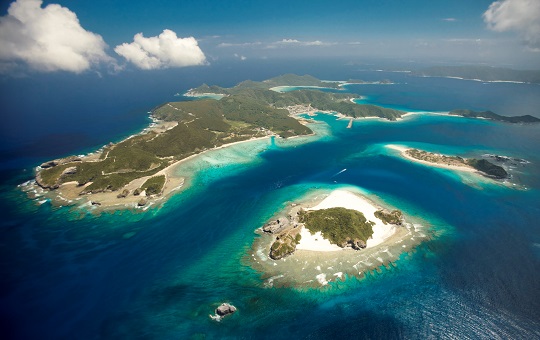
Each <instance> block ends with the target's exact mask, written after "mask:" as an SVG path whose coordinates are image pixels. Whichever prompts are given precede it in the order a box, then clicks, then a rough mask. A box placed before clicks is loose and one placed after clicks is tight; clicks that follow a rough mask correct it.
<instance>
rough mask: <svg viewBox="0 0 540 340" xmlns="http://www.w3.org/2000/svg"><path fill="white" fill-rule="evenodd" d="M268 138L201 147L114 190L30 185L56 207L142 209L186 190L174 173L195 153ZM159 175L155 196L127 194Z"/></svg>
mask: <svg viewBox="0 0 540 340" xmlns="http://www.w3.org/2000/svg"><path fill="white" fill-rule="evenodd" d="M131 137H132V136H130V137H128V138H131ZM271 137H272V135H269V136H264V137H257V138H251V139H246V140H243V141H237V142H233V143H229V144H224V145H220V146H218V147H214V148H212V149H208V150H205V151H203V152H200V153H197V154H194V155H191V156H188V157H186V158H183V159H180V160H178V161H176V162H174V163H172V164H170V165H168V166H167V167H165V168H163V169H161V170H160V171H158V172H156V173H154V174H152V175H150V176H144V177H139V178H136V179H134V180H132V181H131V182H129V183H128V184H126V185H125V186H124V187H123V188H122V189H120V190H117V191H110V192H99V193H94V194H86V195H79V194H78V193H79V192H80V191H81V190H82V189H84V187H85V186H87V185H89V184H90V183H88V184H87V185H85V186H82V187H79V186H77V183H76V182H67V183H63V184H62V185H61V186H60V187H59V188H58V189H55V190H45V189H43V188H41V187H39V186H38V185H37V184H35V183H32V185H33V186H35V187H39V189H41V191H42V192H43V196H45V197H46V198H48V199H50V200H51V202H53V203H54V204H56V205H59V206H63V205H80V206H93V207H95V209H96V210H120V209H129V208H134V209H141V210H143V211H144V210H147V209H148V208H149V207H151V206H153V205H156V204H160V203H164V202H166V201H167V200H168V199H169V198H170V196H171V195H172V194H173V193H175V192H177V191H179V190H181V189H186V184H187V183H186V178H185V177H184V176H178V175H176V170H177V169H178V167H180V166H182V164H183V163H185V162H187V161H189V160H192V159H194V158H195V157H197V156H200V155H204V154H205V153H206V152H208V151H215V150H220V149H224V148H227V147H231V146H234V145H238V144H242V143H248V142H254V141H259V140H264V139H270V138H271ZM92 154H94V153H92ZM159 175H164V176H165V184H164V186H163V189H162V191H161V193H160V194H159V195H155V196H146V195H145V193H144V192H143V193H141V195H138V196H135V195H133V194H131V193H132V192H133V191H134V190H135V189H136V188H139V187H140V186H141V185H142V184H144V182H145V181H146V180H147V179H149V178H151V177H154V176H159ZM124 189H127V190H129V191H130V195H128V196H127V197H124V198H118V197H117V195H118V194H119V193H120V192H122V190H124ZM141 199H145V200H146V203H145V204H144V205H143V206H139V205H138V202H139V201H140V200H141ZM93 203H94V204H93Z"/></svg>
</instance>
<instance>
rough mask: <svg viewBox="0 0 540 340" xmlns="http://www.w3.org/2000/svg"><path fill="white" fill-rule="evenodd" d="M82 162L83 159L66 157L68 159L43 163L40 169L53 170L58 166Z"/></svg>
mask: <svg viewBox="0 0 540 340" xmlns="http://www.w3.org/2000/svg"><path fill="white" fill-rule="evenodd" d="M81 161H82V159H81V158H80V157H77V156H69V157H66V158H59V159H55V160H52V161H48V162H45V163H42V164H41V165H40V167H41V168H43V169H48V168H52V167H55V166H58V165H62V164H66V163H71V162H81Z"/></svg>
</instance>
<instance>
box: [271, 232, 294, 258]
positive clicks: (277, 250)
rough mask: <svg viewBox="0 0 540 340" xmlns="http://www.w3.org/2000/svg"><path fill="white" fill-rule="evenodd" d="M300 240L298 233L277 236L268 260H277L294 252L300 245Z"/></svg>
mask: <svg viewBox="0 0 540 340" xmlns="http://www.w3.org/2000/svg"><path fill="white" fill-rule="evenodd" d="M296 232H298V231H296ZM301 239H302V236H301V235H300V234H299V233H297V234H296V235H294V233H288V232H285V233H284V234H282V235H279V236H278V237H277V238H276V241H275V242H274V243H272V246H271V247H270V258H271V259H273V260H279V259H282V258H284V257H285V256H288V255H291V254H292V253H294V251H295V250H296V246H297V245H298V243H300V240H301Z"/></svg>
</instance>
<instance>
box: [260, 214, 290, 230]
mask: <svg viewBox="0 0 540 340" xmlns="http://www.w3.org/2000/svg"><path fill="white" fill-rule="evenodd" d="M290 224H291V223H290V222H289V220H288V219H287V218H286V217H280V218H279V219H277V220H275V221H270V222H269V223H267V224H265V225H264V226H263V231H264V232H265V233H270V234H279V233H281V232H282V231H284V230H285V229H287V228H288V227H289V226H290Z"/></svg>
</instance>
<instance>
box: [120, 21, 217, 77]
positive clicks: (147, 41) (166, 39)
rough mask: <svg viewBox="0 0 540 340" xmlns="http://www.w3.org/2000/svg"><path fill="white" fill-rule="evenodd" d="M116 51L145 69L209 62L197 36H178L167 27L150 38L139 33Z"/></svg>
mask: <svg viewBox="0 0 540 340" xmlns="http://www.w3.org/2000/svg"><path fill="white" fill-rule="evenodd" d="M114 51H115V52H116V53H118V54H119V55H120V56H122V57H124V58H126V60H128V61H129V62H131V63H133V64H135V66H137V67H138V68H140V69H143V70H153V69H160V68H169V67H184V66H194V65H205V64H206V63H207V62H206V57H205V55H204V53H203V52H202V50H201V49H200V48H199V45H198V43H197V40H196V39H195V38H193V37H188V38H178V37H177V36H176V33H175V32H173V31H171V30H167V29H166V30H164V31H163V32H162V33H161V34H160V35H159V36H157V37H150V38H145V37H144V36H143V34H142V33H137V34H135V36H134V38H133V42H132V43H129V44H128V43H124V44H122V45H118V46H116V47H115V48H114Z"/></svg>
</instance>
